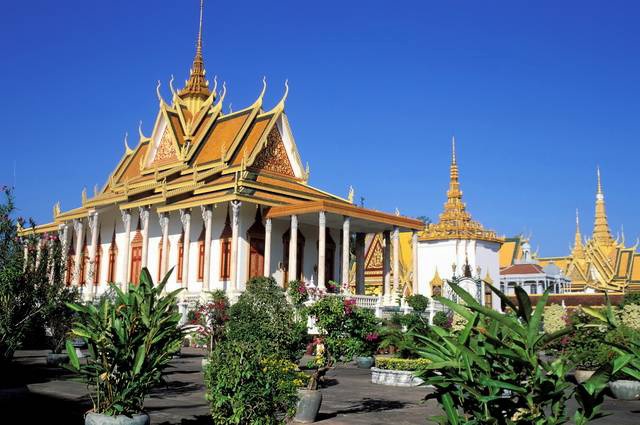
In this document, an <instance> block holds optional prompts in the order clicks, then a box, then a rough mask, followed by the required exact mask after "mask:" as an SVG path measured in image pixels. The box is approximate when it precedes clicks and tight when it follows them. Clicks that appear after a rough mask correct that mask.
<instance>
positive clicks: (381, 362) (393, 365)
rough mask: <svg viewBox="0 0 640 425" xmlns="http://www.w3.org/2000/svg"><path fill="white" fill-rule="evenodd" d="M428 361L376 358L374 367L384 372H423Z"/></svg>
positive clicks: (429, 361)
mask: <svg viewBox="0 0 640 425" xmlns="http://www.w3.org/2000/svg"><path fill="white" fill-rule="evenodd" d="M430 363H431V360H428V359H400V358H397V357H379V356H377V357H376V367H377V368H378V369H385V370H408V371H415V370H424V369H426V368H427V366H429V364H430Z"/></svg>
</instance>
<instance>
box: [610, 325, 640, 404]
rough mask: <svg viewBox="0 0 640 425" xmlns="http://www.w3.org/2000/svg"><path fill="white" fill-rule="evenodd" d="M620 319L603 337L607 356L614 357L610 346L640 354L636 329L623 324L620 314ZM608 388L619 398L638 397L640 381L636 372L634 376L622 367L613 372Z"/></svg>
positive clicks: (614, 353)
mask: <svg viewBox="0 0 640 425" xmlns="http://www.w3.org/2000/svg"><path fill="white" fill-rule="evenodd" d="M620 319H621V322H623V323H619V324H618V326H617V327H616V328H614V329H611V330H609V332H607V336H606V337H605V340H606V342H607V348H608V356H609V358H615V357H616V352H615V351H614V349H613V348H611V347H615V346H619V347H622V348H623V349H624V350H625V351H626V352H627V353H629V354H631V355H633V356H637V355H638V354H640V352H638V350H637V347H638V346H639V345H638V344H639V342H640V340H639V335H638V331H636V330H635V329H633V328H630V327H629V326H626V325H625V324H624V315H621V317H620ZM609 388H610V389H611V392H612V393H613V395H614V397H615V398H617V399H619V400H637V399H639V398H640V381H639V380H638V379H637V374H636V376H634V373H633V371H632V370H628V369H626V370H625V368H622V369H620V370H618V371H617V372H616V373H614V374H613V375H612V377H611V381H610V382H609Z"/></svg>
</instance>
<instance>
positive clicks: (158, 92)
mask: <svg viewBox="0 0 640 425" xmlns="http://www.w3.org/2000/svg"><path fill="white" fill-rule="evenodd" d="M161 85H162V83H161V82H160V80H158V84H157V85H156V95H157V96H158V100H159V101H160V105H161V106H162V105H163V104H166V102H165V101H164V99H163V98H162V94H160V86H161Z"/></svg>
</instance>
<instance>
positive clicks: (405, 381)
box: [371, 367, 424, 387]
mask: <svg viewBox="0 0 640 425" xmlns="http://www.w3.org/2000/svg"><path fill="white" fill-rule="evenodd" d="M371 382H372V383H374V384H381V385H391V386H394V387H417V386H418V385H422V383H423V382H424V381H423V380H422V379H421V378H418V377H417V376H415V372H412V371H408V370H388V369H378V368H377V367H372V368H371Z"/></svg>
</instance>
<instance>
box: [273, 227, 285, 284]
mask: <svg viewBox="0 0 640 425" xmlns="http://www.w3.org/2000/svg"><path fill="white" fill-rule="evenodd" d="M289 226H290V223H289V222H288V221H286V220H273V221H272V227H271V261H270V263H271V265H270V268H269V270H270V271H271V277H273V278H274V279H275V280H276V282H278V284H279V285H282V283H283V282H282V281H283V279H284V272H283V270H282V268H281V267H280V266H281V265H282V261H283V258H284V244H283V243H282V236H283V235H284V233H285V232H286V231H287V230H289Z"/></svg>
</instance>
